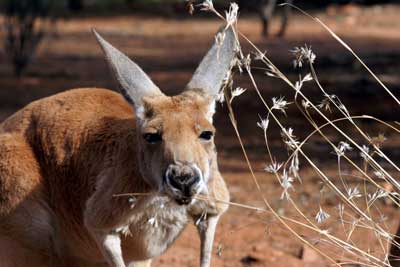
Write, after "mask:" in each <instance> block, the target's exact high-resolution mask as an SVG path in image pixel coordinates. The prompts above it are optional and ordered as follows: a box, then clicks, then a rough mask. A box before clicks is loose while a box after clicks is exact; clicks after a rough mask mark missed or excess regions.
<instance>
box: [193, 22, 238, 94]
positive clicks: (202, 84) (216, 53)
mask: <svg viewBox="0 0 400 267" xmlns="http://www.w3.org/2000/svg"><path fill="white" fill-rule="evenodd" d="M220 33H221V34H222V36H224V38H223V42H222V44H221V43H217V42H216V41H215V43H214V45H213V46H212V47H211V48H210V50H209V51H208V53H207V54H206V56H205V57H204V58H203V60H202V61H201V63H200V65H199V66H198V67H197V69H196V71H195V73H194V74H193V77H192V79H191V80H190V82H189V83H188V85H187V86H186V89H187V90H202V91H203V92H204V93H205V94H207V95H210V96H214V97H215V96H216V95H217V94H218V93H219V90H220V89H221V86H222V83H223V80H224V78H225V75H226V74H227V72H228V71H229V70H230V69H231V64H232V60H233V59H234V58H235V53H236V51H235V50H236V36H235V31H234V30H233V28H232V27H229V28H228V29H226V30H222V31H220Z"/></svg>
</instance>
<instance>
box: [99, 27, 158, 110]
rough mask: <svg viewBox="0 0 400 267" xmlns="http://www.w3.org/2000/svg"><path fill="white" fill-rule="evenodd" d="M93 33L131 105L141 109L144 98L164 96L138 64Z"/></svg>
mask: <svg viewBox="0 0 400 267" xmlns="http://www.w3.org/2000/svg"><path fill="white" fill-rule="evenodd" d="M92 31H93V33H94V36H95V37H96V39H97V41H98V42H99V44H100V46H101V48H102V50H103V52H104V54H105V58H106V60H107V63H108V65H109V67H110V69H111V72H112V73H113V74H114V77H115V78H116V79H117V81H118V83H119V88H120V91H121V93H122V95H123V96H124V97H125V99H126V100H127V101H128V102H129V103H131V104H133V105H135V108H136V109H139V108H141V106H142V98H143V97H145V96H154V95H162V92H161V91H160V89H159V88H158V87H157V86H156V85H155V84H154V83H153V82H152V80H151V79H150V78H149V77H148V76H147V75H146V73H144V71H143V70H142V69H141V68H140V67H139V66H138V65H137V64H136V63H134V62H133V61H131V60H130V59H129V58H128V57H127V56H125V55H124V54H123V53H122V52H120V51H119V50H118V49H116V48H115V47H113V46H112V45H111V44H110V43H108V42H107V41H106V40H104V39H103V38H102V37H101V36H100V34H98V33H97V32H96V30H94V29H93V30H92Z"/></svg>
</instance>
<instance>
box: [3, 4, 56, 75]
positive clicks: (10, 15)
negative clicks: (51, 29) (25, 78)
mask: <svg viewBox="0 0 400 267" xmlns="http://www.w3.org/2000/svg"><path fill="white" fill-rule="evenodd" d="M56 2H58V3H60V2H59V1H56ZM0 4H1V8H2V12H3V14H4V22H3V23H4V25H3V26H4V29H5V31H6V36H5V39H4V42H5V43H4V49H5V52H6V55H7V56H8V58H9V59H10V61H11V62H12V64H13V66H14V72H15V74H16V75H18V76H20V75H21V74H22V73H23V71H24V70H25V68H26V66H27V65H28V64H29V62H30V60H31V58H32V56H33V54H34V52H35V50H36V48H37V45H38V44H39V43H40V41H41V40H42V38H43V36H44V26H43V25H44V24H45V23H44V20H45V18H47V17H48V16H49V13H50V11H51V9H52V7H53V0H1V1H0ZM39 21H40V22H41V23H39Z"/></svg>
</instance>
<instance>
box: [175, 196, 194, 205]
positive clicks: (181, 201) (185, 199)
mask: <svg viewBox="0 0 400 267" xmlns="http://www.w3.org/2000/svg"><path fill="white" fill-rule="evenodd" d="M175 201H176V203H178V204H179V205H181V206H183V205H189V204H190V203H191V202H192V198H191V197H182V198H175Z"/></svg>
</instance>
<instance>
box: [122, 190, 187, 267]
mask: <svg viewBox="0 0 400 267" xmlns="http://www.w3.org/2000/svg"><path fill="white" fill-rule="evenodd" d="M132 205H135V206H134V207H133V208H132V211H133V212H132V216H131V217H130V219H129V223H128V224H127V225H126V226H124V227H121V228H120V229H117V231H119V232H120V233H121V237H122V249H123V254H124V258H126V260H128V261H130V260H134V261H137V260H144V259H149V258H153V257H156V256H159V255H160V254H162V253H163V252H164V251H165V250H166V249H167V248H168V247H169V246H170V245H171V244H172V243H173V241H174V240H175V239H176V238H177V237H178V236H179V234H180V233H181V232H182V231H183V229H184V228H185V226H186V225H187V224H188V221H189V215H188V212H187V206H180V205H178V204H176V203H175V202H174V201H172V200H170V199H169V198H168V197H161V196H155V197H150V198H147V199H145V200H143V201H140V200H139V201H137V203H134V204H132Z"/></svg>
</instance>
